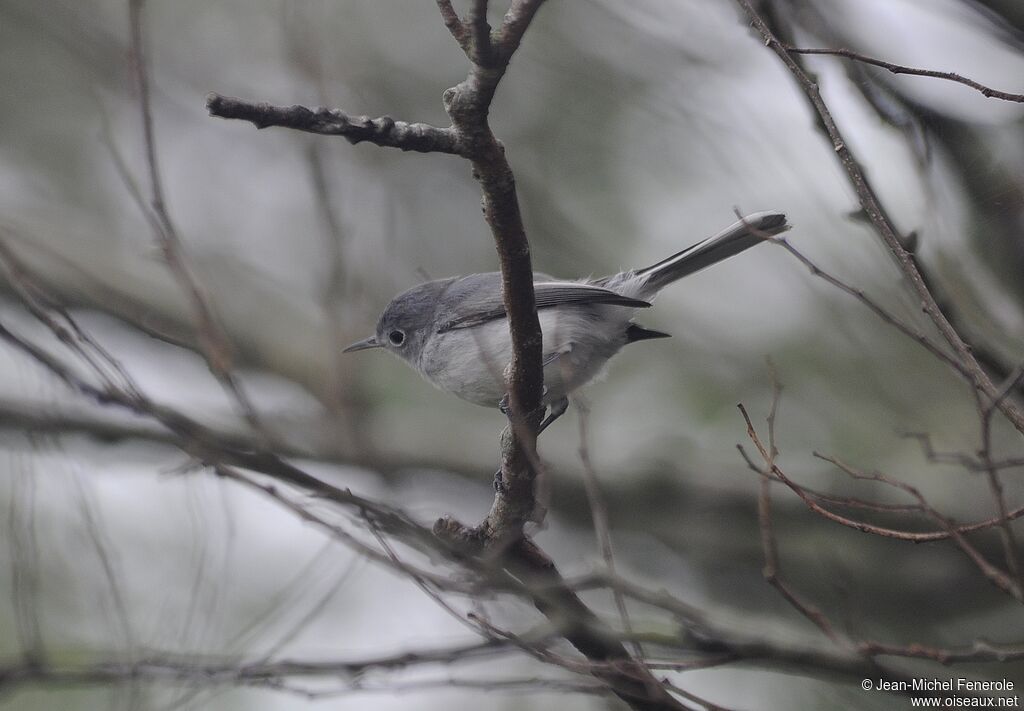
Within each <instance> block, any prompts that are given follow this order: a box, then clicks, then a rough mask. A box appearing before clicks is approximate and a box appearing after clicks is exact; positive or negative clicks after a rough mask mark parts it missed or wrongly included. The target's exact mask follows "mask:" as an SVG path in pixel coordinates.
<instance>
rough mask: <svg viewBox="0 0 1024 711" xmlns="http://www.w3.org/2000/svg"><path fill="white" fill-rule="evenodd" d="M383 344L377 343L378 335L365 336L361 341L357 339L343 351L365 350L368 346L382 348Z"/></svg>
mask: <svg viewBox="0 0 1024 711" xmlns="http://www.w3.org/2000/svg"><path fill="white" fill-rule="evenodd" d="M380 347H381V345H380V344H379V343H377V337H376V336H370V337H369V338H364V339H363V340H361V341H356V342H355V343H353V344H352V345H351V346H349V347H348V348H346V349H345V350H343V351H342V353H353V352H355V351H365V350H366V349H367V348H380Z"/></svg>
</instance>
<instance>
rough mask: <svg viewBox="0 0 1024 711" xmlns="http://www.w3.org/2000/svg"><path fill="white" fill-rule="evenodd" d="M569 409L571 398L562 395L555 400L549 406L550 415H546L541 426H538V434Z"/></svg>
mask: <svg viewBox="0 0 1024 711" xmlns="http://www.w3.org/2000/svg"><path fill="white" fill-rule="evenodd" d="M568 409H569V398H567V397H561V398H559V399H558V400H555V401H554V402H552V403H551V404H550V405H549V406H548V415H547V417H545V418H544V419H543V420H542V421H541V423H540V426H539V427H538V428H537V434H540V433H541V432H543V431H544V430H546V429H547V428H548V426H549V425H551V424H552V423H553V422H554V421H555V420H557V419H558V418H559V417H561V416H562V415H564V414H565V411H566V410H568Z"/></svg>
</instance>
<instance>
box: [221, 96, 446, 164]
mask: <svg viewBox="0 0 1024 711" xmlns="http://www.w3.org/2000/svg"><path fill="white" fill-rule="evenodd" d="M206 108H207V109H208V110H209V112H210V115H211V116H217V117H219V118H224V119H240V120H242V121H248V122H250V123H251V124H253V125H254V126H256V128H268V127H270V126H280V127H282V128H291V129H295V130H296V131H305V132H306V133H319V134H323V135H326V136H343V137H344V138H345V140H347V141H348V142H349V143H351V144H353V145H355V144H357V143H363V142H364V141H365V142H369V143H373V144H376V145H378V146H384V147H387V148H399V149H401V150H403V151H415V152H417V153H451V154H456V155H458V154H461V147H460V145H459V141H458V137H457V136H456V134H455V132H454V131H452V129H450V128H440V127H438V126H431V125H430V124H426V123H408V122H406V121H395V120H394V119H392V118H391V117H389V116H381V117H379V118H370V117H369V116H350V115H349V114H347V113H345V112H344V111H341V110H340V109H326V108H318V109H310V108H307V107H305V106H274V105H272V104H267V103H253V102H250V101H245V100H243V99H236V98H233V97H230V96H221V95H220V94H215V93H210V94H208V95H207V97H206Z"/></svg>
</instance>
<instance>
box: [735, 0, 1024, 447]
mask: <svg viewBox="0 0 1024 711" xmlns="http://www.w3.org/2000/svg"><path fill="white" fill-rule="evenodd" d="M736 2H737V4H738V5H739V6H740V8H741V9H742V10H743V11H744V12H745V13H746V14H747V16H748V17H749V18H750V20H751V23H752V24H753V26H754V28H755V29H756V30H757V32H758V33H759V34H760V35H761V38H762V39H763V40H764V42H765V44H766V45H767V46H768V47H769V48H770V49H771V50H772V51H773V52H775V54H776V55H777V56H778V57H779V59H781V60H782V63H783V64H784V65H785V67H786V68H787V69H788V70H789V72H790V73H791V74H792V75H793V78H794V79H795V80H796V83H797V85H798V86H799V87H800V89H801V90H802V91H803V93H804V94H805V95H806V97H807V100H808V101H809V102H810V104H811V106H812V107H813V109H814V111H815V113H816V114H817V116H818V118H819V119H820V121H821V123H822V126H823V127H824V129H825V131H826V133H827V134H828V136H829V139H830V140H831V142H832V147H833V149H834V150H835V153H836V156H837V157H838V158H839V161H840V163H841V164H842V167H843V169H844V171H845V172H846V175H847V178H848V180H849V182H850V185H851V186H852V188H853V190H854V192H855V193H856V194H857V198H858V200H859V201H860V205H861V207H862V208H863V209H864V213H865V214H866V215H867V217H868V219H869V220H870V222H871V224H872V226H873V227H874V229H875V232H876V233H877V234H878V236H879V237H880V238H881V240H882V242H883V244H884V245H885V246H886V247H887V248H888V250H889V252H890V253H891V254H892V255H893V257H894V258H895V260H896V264H897V265H898V267H899V269H900V271H901V272H902V273H903V276H904V277H905V279H906V280H907V282H908V283H909V284H910V286H911V288H912V290H913V292H914V294H915V295H916V296H917V298H918V299H919V300H920V302H921V308H922V310H923V311H924V312H925V313H926V314H927V315H928V317H929V318H930V319H931V321H932V323H933V324H934V325H935V327H936V329H938V331H939V333H940V334H941V335H942V337H943V339H944V340H945V341H946V342H947V343H948V344H949V346H950V347H951V348H952V350H953V352H954V353H955V354H956V358H957V360H958V361H959V362H960V365H961V366H962V367H963V369H964V370H965V371H966V375H967V377H968V378H969V380H970V382H971V384H972V385H973V386H974V387H976V388H977V389H978V390H980V391H981V392H983V393H985V395H987V396H989V397H991V398H994V397H995V395H996V394H997V388H996V386H995V384H993V382H992V380H991V378H989V376H988V374H987V373H986V372H985V370H984V368H982V367H981V365H980V364H979V363H978V360H977V358H976V357H975V356H974V354H973V353H972V352H971V348H970V346H969V345H968V344H967V343H966V341H964V339H963V337H961V336H960V334H959V333H958V332H957V330H956V329H955V328H954V327H953V325H952V324H951V323H950V322H949V320H948V319H947V318H946V316H945V314H944V313H943V311H942V309H941V308H940V307H939V305H938V304H937V303H936V301H935V297H934V296H933V295H932V293H931V291H930V290H929V288H928V286H927V284H926V283H925V280H924V279H923V277H922V276H921V273H920V271H919V270H918V268H917V265H916V262H915V258H914V256H913V255H912V254H911V253H910V252H909V251H908V250H907V248H906V247H905V246H904V243H903V240H902V239H901V238H900V236H899V234H898V232H897V230H896V229H895V228H894V227H893V225H892V223H891V222H890V221H889V219H888V217H887V216H886V214H885V211H884V209H883V207H882V205H881V201H880V200H879V198H878V196H877V195H876V194H875V191H874V189H873V188H872V187H871V184H870V182H869V181H868V179H867V176H866V175H865V173H864V170H863V168H861V165H860V163H859V162H858V161H857V159H856V158H855V157H854V155H853V153H852V152H851V150H850V148H849V144H848V143H847V141H846V139H845V137H844V136H843V134H842V132H841V131H840V130H839V127H838V126H837V125H836V122H835V119H834V118H833V116H832V112H831V111H830V109H829V107H828V105H827V104H826V103H825V101H824V99H823V98H822V97H821V93H820V91H819V90H818V85H817V84H816V83H815V82H814V81H813V80H812V79H811V78H810V77H809V76H808V75H807V73H806V72H805V71H804V70H803V68H802V67H801V66H800V65H799V64H798V63H797V62H796V61H795V60H794V58H793V56H791V55H790V53H789V52H788V51H787V49H786V45H784V44H782V42H780V41H779V39H778V38H777V37H776V35H775V33H774V32H773V31H772V29H771V28H770V27H769V26H768V23H767V22H766V21H765V19H764V18H763V17H762V16H761V14H760V13H759V12H758V11H757V10H755V9H754V7H753V5H752V4H751V3H750V0H736ZM999 409H1000V411H1001V412H1002V413H1003V415H1004V416H1005V417H1006V418H1007V420H1009V421H1010V423H1011V424H1012V425H1013V426H1014V428H1016V429H1017V431H1018V432H1020V433H1022V434H1024V411H1022V410H1021V409H1020V408H1019V407H1018V406H1017V405H1016V404H1015V403H1014V402H1013V401H1011V400H1008V399H1004V400H1002V401H1001V402H1000V403H999Z"/></svg>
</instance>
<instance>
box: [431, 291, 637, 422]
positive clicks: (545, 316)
mask: <svg viewBox="0 0 1024 711" xmlns="http://www.w3.org/2000/svg"><path fill="white" fill-rule="evenodd" d="M632 314H633V310H632V309H629V308H625V307H622V306H604V305H588V306H582V307H571V308H569V307H559V308H549V309H541V310H540V311H539V312H538V316H539V318H540V326H541V331H542V332H543V334H544V361H545V362H546V363H547V365H546V366H545V368H544V386H545V398H544V400H545V403H549V402H552V401H554V400H558V399H560V398H562V397H564V396H565V395H567V394H569V393H571V392H572V391H573V390H575V389H576V388H579V387H580V386H582V385H584V384H586V383H587V382H589V381H590V380H591V379H593V378H594V377H595V376H597V375H598V374H599V373H600V372H601V370H602V369H603V368H604V365H605V363H606V362H607V361H608V359H609V358H611V357H612V356H613V355H615V353H617V352H618V350H619V349H620V348H622V346H624V345H625V344H626V324H628V323H629V319H630V317H631V316H632ZM511 357H512V346H511V341H510V339H509V334H508V322H507V321H506V320H505V319H496V320H494V321H489V322H487V323H485V324H483V325H480V326H475V327H473V328H463V329H455V330H451V331H446V332H444V333H439V334H435V335H433V336H432V337H431V338H430V339H429V340H428V341H427V342H426V343H425V344H424V348H423V353H422V356H421V359H420V363H419V369H420V372H422V373H423V374H424V375H425V376H426V377H427V379H428V380H430V381H431V382H432V383H434V385H436V386H437V387H439V388H441V389H442V390H445V391H447V392H450V393H452V394H454V395H457V396H458V397H460V398H462V399H463V400H468V401H469V402H473V403H476V404H478V405H484V406H485V407H497V405H498V402H499V401H500V400H501V398H502V396H503V395H504V394H505V385H504V371H505V366H506V365H507V364H508V362H509V360H511Z"/></svg>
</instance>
